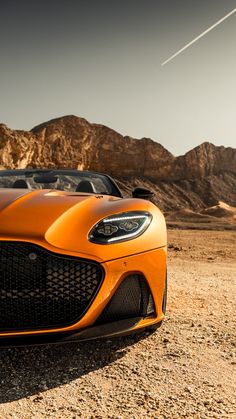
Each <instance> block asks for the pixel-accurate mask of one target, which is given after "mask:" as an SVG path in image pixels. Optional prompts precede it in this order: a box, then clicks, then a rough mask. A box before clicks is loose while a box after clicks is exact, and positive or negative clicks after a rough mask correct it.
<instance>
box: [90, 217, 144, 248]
mask: <svg viewBox="0 0 236 419" xmlns="http://www.w3.org/2000/svg"><path fill="white" fill-rule="evenodd" d="M151 221H152V215H151V214H150V213H149V212H145V211H132V212H131V211H130V212H122V213H121V214H115V215H110V216H109V217H106V218H104V219H103V220H101V221H99V222H98V223H97V224H96V225H95V226H94V227H93V229H92V230H91V231H90V233H89V240H90V241H91V242H93V243H100V244H112V243H116V242H119V241H126V240H131V239H134V238H135V237H138V236H140V235H141V234H142V233H143V232H144V231H145V230H146V229H147V228H148V226H149V224H150V223H151Z"/></svg>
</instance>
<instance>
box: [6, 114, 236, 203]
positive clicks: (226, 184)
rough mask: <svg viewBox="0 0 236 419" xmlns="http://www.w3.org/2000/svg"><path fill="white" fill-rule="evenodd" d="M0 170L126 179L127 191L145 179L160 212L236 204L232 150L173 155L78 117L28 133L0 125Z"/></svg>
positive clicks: (204, 147) (205, 147) (209, 147)
mask: <svg viewBox="0 0 236 419" xmlns="http://www.w3.org/2000/svg"><path fill="white" fill-rule="evenodd" d="M0 166H2V167H5V168H25V167H66V168H68V167H70V168H75V169H84V170H85V169H87V170H95V171H99V172H105V173H109V174H111V175H112V176H114V177H115V178H117V179H118V180H120V181H123V180H124V181H125V182H124V183H123V185H124V188H127V187H128V189H129V188H131V187H132V186H133V185H134V184H137V183H144V182H145V181H146V182H147V183H148V184H150V185H149V187H150V186H151V187H152V188H155V190H157V189H158V190H159V195H160V198H161V202H163V205H161V206H163V207H164V208H165V207H167V206H168V207H170V206H171V207H173V208H177V207H179V206H181V205H182V203H183V202H185V204H186V202H187V203H188V206H190V207H193V206H194V205H196V203H197V202H196V201H199V203H198V205H200V206H203V207H204V205H207V204H210V205H213V204H214V203H215V202H214V201H215V200H218V199H221V200H226V201H227V202H228V203H229V204H230V205H236V202H235V201H236V197H235V194H234V190H235V189H234V190H231V189H232V188H234V187H235V186H236V185H235V183H236V181H235V179H236V149H232V148H225V147H216V146H214V145H213V144H210V143H203V144H201V145H200V146H198V147H196V148H194V149H193V150H191V151H189V152H188V153H186V154H185V155H184V156H179V157H174V156H173V155H172V154H171V153H170V152H169V151H168V150H166V149H165V148H164V147H163V146H162V145H160V144H158V143H157V142H155V141H153V140H151V139H149V138H142V139H140V140H138V139H135V138H131V137H128V136H125V137H123V136H122V135H120V134H119V133H117V132H115V131H114V130H112V129H110V128H108V127H105V126H103V125H99V124H91V123H89V122H88V121H86V120H85V119H83V118H78V117H76V116H65V117H62V118H57V119H54V120H51V121H48V122H46V123H43V124H41V125H39V126H37V127H35V128H33V129H32V130H31V131H19V130H11V129H9V128H8V127H7V126H6V125H4V124H0ZM229 179H230V180H229ZM126 185H129V186H126ZM192 195H194V196H192ZM191 196H192V198H191ZM171 202H172V204H171Z"/></svg>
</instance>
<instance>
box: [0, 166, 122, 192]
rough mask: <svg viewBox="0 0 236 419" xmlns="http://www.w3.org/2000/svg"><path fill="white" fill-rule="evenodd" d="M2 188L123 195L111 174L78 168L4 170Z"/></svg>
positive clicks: (1, 174) (0, 181)
mask: <svg viewBox="0 0 236 419" xmlns="http://www.w3.org/2000/svg"><path fill="white" fill-rule="evenodd" d="M0 188H16V189H32V190H34V189H56V190H60V191H66V192H80V193H91V194H103V195H114V196H119V197H121V192H120V191H119V189H118V187H117V185H116V184H115V182H114V181H113V180H112V179H111V178H110V177H109V176H106V175H101V174H99V173H93V172H82V171H77V170H43V169H42V170H30V169H28V170H2V171H0Z"/></svg>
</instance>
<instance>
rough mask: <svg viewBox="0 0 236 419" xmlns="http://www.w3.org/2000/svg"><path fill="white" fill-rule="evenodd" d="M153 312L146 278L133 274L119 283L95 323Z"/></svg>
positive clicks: (145, 315)
mask: <svg viewBox="0 0 236 419" xmlns="http://www.w3.org/2000/svg"><path fill="white" fill-rule="evenodd" d="M154 312H155V307H154V301H153V298H152V294H151V291H150V288H149V286H148V284H147V281H146V279H145V278H144V277H143V276H142V275H138V274H134V275H129V276H128V277H127V278H125V280H124V281H123V282H122V283H121V285H120V286H119V288H118V289H117V290H116V292H115V294H114V295H113V297H112V298H111V300H110V302H109V303H108V304H107V306H106V307H105V309H104V310H103V312H102V314H101V315H100V317H99V318H98V320H97V322H96V323H97V324H103V323H109V322H114V321H118V320H122V319H130V318H132V317H147V316H151V315H153V314H154Z"/></svg>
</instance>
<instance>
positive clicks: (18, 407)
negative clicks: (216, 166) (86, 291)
mask: <svg viewBox="0 0 236 419" xmlns="http://www.w3.org/2000/svg"><path fill="white" fill-rule="evenodd" d="M235 238H236V237H235V233H234V232H212V231H211V232H208V231H204V232H202V231H181V232H180V231H175V230H173V231H170V232H169V242H170V243H171V246H170V247H169V265H168V277H169V301H168V312H167V317H166V320H165V322H164V323H163V325H162V327H161V328H160V329H158V331H157V332H155V333H147V332H145V333H142V334H136V335H132V336H126V337H123V338H116V339H106V340H103V341H94V342H88V343H70V344H68V343H67V344H61V345H48V346H38V347H25V348H10V349H0V362H1V368H0V382H1V392H0V403H1V404H0V418H1V419H7V418H14V419H18V418H19V419H21V418H22V419H23V418H24V419H25V418H27V419H28V418H37V419H40V418H63V419H64V418H81V417H82V418H89V419H92V418H93V419H95V418H101V419H104V418H113V419H124V418H129V419H132V418H157V419H169V418H173V419H174V418H199V419H204V418H218V419H223V418H236V395H235V394H236V392H235V383H236V331H235V317H236V310H235V301H236V298H235V294H236V287H235V278H236V263H235V259H236V258H235V254H234V251H235Z"/></svg>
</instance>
